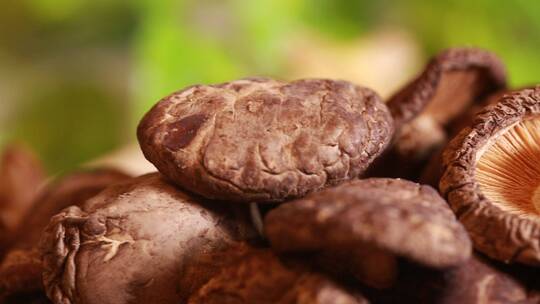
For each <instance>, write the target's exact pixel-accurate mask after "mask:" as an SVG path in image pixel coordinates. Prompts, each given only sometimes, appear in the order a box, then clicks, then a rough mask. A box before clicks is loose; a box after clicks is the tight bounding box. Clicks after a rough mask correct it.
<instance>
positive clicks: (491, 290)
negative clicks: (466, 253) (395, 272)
mask: <svg viewBox="0 0 540 304" xmlns="http://www.w3.org/2000/svg"><path fill="white" fill-rule="evenodd" d="M498 266H500V265H495V264H493V263H491V262H489V261H488V260H487V259H485V258H483V257H482V256H480V255H478V254H474V255H473V256H472V257H471V258H470V259H469V260H468V261H467V262H466V263H464V264H462V265H460V266H458V267H454V268H451V269H448V270H444V271H432V270H429V269H422V268H418V267H416V266H414V265H404V267H403V268H404V269H403V271H402V273H401V274H400V277H399V282H398V283H397V284H396V285H395V286H394V287H393V288H391V289H386V290H383V291H380V292H377V293H373V294H370V297H371V298H373V301H374V302H376V303H382V304H384V303H438V304H439V303H440V304H454V303H486V304H487V303H489V304H508V303H520V304H527V303H530V304H532V303H538V302H537V301H535V300H534V299H533V298H532V297H529V294H528V288H527V285H526V284H525V282H523V281H521V279H519V278H516V277H515V276H514V274H513V273H511V272H510V271H508V270H506V269H501V268H500V267H498Z"/></svg>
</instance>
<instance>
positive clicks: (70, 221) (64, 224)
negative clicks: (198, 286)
mask: <svg viewBox="0 0 540 304" xmlns="http://www.w3.org/2000/svg"><path fill="white" fill-rule="evenodd" d="M219 207H220V208H217V207H213V206H209V205H208V203H206V202H204V201H203V200H201V199H198V198H195V197H191V196H189V195H187V194H185V193H183V192H181V191H178V190H177V189H176V188H174V187H173V186H171V185H169V184H168V183H167V182H165V181H164V180H163V179H162V177H161V176H160V175H159V174H149V175H144V176H141V177H138V178H134V179H131V180H129V181H127V182H124V183H120V184H116V185H114V186H111V187H109V188H107V189H106V190H104V191H102V192H101V193H100V194H98V195H97V196H95V197H93V198H92V199H90V200H88V201H87V202H86V203H85V204H84V205H83V206H82V207H81V208H79V207H76V206H72V207H69V208H66V209H65V210H63V211H62V212H61V213H59V214H57V215H55V216H54V217H53V218H52V219H51V222H50V223H49V225H48V226H47V229H46V231H45V233H44V236H43V237H42V240H41V244H42V245H41V248H42V253H43V260H44V262H43V264H44V268H45V270H44V273H43V283H44V286H45V289H46V292H47V295H48V297H49V298H50V299H51V300H52V301H53V302H54V303H63V304H66V303H83V304H86V303H115V304H121V303H177V302H178V299H179V296H178V294H179V293H180V292H181V291H180V290H177V286H176V282H178V281H179V280H180V277H181V276H182V273H183V270H184V268H185V267H186V265H187V264H188V263H191V262H195V261H196V259H197V258H198V257H199V256H200V255H204V254H208V253H211V252H212V251H213V250H221V249H223V248H224V247H226V246H228V245H229V244H230V243H233V242H235V241H236V240H240V239H245V238H248V237H251V236H252V235H253V232H252V230H251V227H249V226H248V224H247V216H246V215H247V213H246V212H244V210H242V209H240V208H233V207H236V206H227V205H223V206H219Z"/></svg>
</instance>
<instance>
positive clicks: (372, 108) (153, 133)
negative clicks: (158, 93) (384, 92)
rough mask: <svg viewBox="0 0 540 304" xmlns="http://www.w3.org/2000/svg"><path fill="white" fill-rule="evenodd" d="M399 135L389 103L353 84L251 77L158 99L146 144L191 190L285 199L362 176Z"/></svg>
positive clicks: (147, 121)
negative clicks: (394, 128)
mask: <svg viewBox="0 0 540 304" xmlns="http://www.w3.org/2000/svg"><path fill="white" fill-rule="evenodd" d="M392 134H393V122H392V118H391V117H390V113H389V111H388V109H387V108H386V105H385V104H384V103H382V102H381V100H380V98H379V96H378V95H377V94H376V93H374V92H373V91H371V90H369V89H367V88H363V87H359V86H355V85H353V84H351V83H348V82H345V81H334V80H323V79H309V80H297V81H293V82H290V83H286V82H280V81H276V80H271V79H244V80H237V81H232V82H228V83H223V84H219V85H196V86H192V87H189V88H186V89H184V90H182V91H179V92H177V93H174V94H172V95H170V96H168V97H166V98H164V99H163V100H161V101H160V102H159V103H158V104H157V105H155V106H154V108H152V109H151V110H150V112H148V113H147V114H146V116H145V117H144V119H143V120H142V121H141V123H140V124H139V127H138V138H139V143H140V145H141V148H142V150H143V152H144V154H145V156H146V158H147V159H148V160H150V162H152V163H153V164H154V165H155V166H156V167H157V168H158V170H159V171H160V172H161V173H162V174H163V175H165V176H167V177H168V178H169V179H171V180H172V181H173V182H175V183H176V184H178V185H180V186H181V187H183V188H184V189H188V190H189V191H192V192H195V193H198V194H200V195H202V196H205V197H208V198H217V199H226V200H231V201H244V202H251V201H259V202H263V201H264V202H265V201H268V202H269V201H281V200H284V199H286V198H291V197H299V196H303V195H305V194H306V193H308V192H311V191H314V190H317V189H320V188H322V187H324V186H326V185H332V184H336V183H339V182H341V181H344V180H348V179H351V178H355V177H357V176H358V175H360V174H361V173H363V172H364V171H365V170H366V168H367V167H368V166H369V164H370V163H371V162H372V161H373V160H374V159H375V158H376V157H377V156H378V155H379V154H380V153H381V152H382V151H383V150H384V149H385V147H386V146H387V144H388V142H389V140H390V138H391V136H392Z"/></svg>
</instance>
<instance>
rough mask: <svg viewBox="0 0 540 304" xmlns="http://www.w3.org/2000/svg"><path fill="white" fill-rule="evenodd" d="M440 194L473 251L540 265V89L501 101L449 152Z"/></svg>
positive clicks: (508, 260)
mask: <svg viewBox="0 0 540 304" xmlns="http://www.w3.org/2000/svg"><path fill="white" fill-rule="evenodd" d="M443 161H444V167H445V173H444V175H443V177H442V179H441V183H440V190H441V193H443V194H444V195H445V196H446V197H447V198H448V201H449V203H450V205H451V207H452V209H453V210H454V211H455V212H456V215H457V217H458V218H459V220H460V221H461V222H462V223H463V224H464V225H465V228H466V229H467V230H468V232H469V235H470V236H471V238H472V240H473V242H474V246H475V248H476V249H478V250H479V251H481V252H483V253H485V254H487V255H488V256H490V257H492V258H494V259H497V260H500V261H503V262H506V263H512V262H519V263H525V264H530V265H537V266H538V265H540V211H539V205H540V203H539V202H540V196H539V194H538V193H540V191H539V190H538V189H540V188H539V187H540V167H539V166H538V164H539V163H540V88H535V89H526V90H522V91H519V92H516V93H512V94H509V95H505V96H504V97H502V98H501V100H500V102H499V103H497V104H495V105H494V106H491V107H488V108H487V109H485V110H484V111H482V112H480V113H479V114H478V115H477V116H476V118H475V119H474V122H473V124H472V125H471V126H470V127H468V128H466V129H464V130H463V131H462V132H461V133H460V134H459V135H458V136H457V137H456V138H455V139H454V140H452V142H451V143H450V145H449V146H448V147H447V148H446V149H445V151H444V154H443Z"/></svg>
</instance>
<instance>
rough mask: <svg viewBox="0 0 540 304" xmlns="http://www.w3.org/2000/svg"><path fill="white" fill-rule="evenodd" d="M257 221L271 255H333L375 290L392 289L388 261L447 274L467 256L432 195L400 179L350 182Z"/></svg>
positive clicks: (454, 224) (452, 221)
mask: <svg viewBox="0 0 540 304" xmlns="http://www.w3.org/2000/svg"><path fill="white" fill-rule="evenodd" d="M264 223H265V233H266V235H267V236H268V238H269V240H270V244H271V246H272V248H274V249H275V250H277V251H279V252H290V251H304V252H323V253H324V255H326V256H330V257H331V256H333V255H336V256H337V257H339V258H338V261H339V263H340V264H341V265H345V266H344V267H345V268H347V267H348V266H347V265H349V266H352V268H354V270H353V271H354V272H358V273H353V274H354V275H355V276H356V277H358V278H359V279H360V280H362V281H364V282H365V283H366V284H370V285H375V287H378V286H376V285H381V287H387V286H385V285H388V283H392V282H391V280H392V276H394V275H395V273H393V272H395V270H393V269H392V267H394V266H393V265H394V264H395V263H393V262H392V261H393V260H394V259H395V257H403V258H405V259H408V260H412V261H414V262H416V263H419V264H422V265H425V266H428V267H433V268H446V267H451V266H456V265H459V264H461V263H463V262H465V261H466V260H467V259H468V258H469V256H470V254H471V243H470V240H469V238H468V236H467V234H466V232H465V229H464V228H463V227H462V226H461V224H460V223H459V222H458V221H457V220H456V218H455V216H454V214H453V213H452V211H451V210H450V208H449V207H448V206H447V203H446V202H445V201H444V200H443V199H442V198H441V197H440V196H439V195H438V193H437V192H436V191H435V190H434V189H433V188H431V187H429V186H423V185H419V184H416V183H413V182H409V181H406V180H401V179H388V178H371V179H364V180H355V181H352V182H348V183H345V184H342V185H340V186H337V187H333V188H329V189H325V190H322V191H320V192H317V193H312V194H310V195H308V196H306V197H305V198H302V199H298V200H295V201H291V202H288V203H284V204H282V205H281V206H279V207H277V208H276V209H274V210H272V211H270V212H269V213H268V214H267V215H266V217H265V222H264ZM374 265H376V266H374ZM374 267H375V269H374ZM382 272H387V273H388V277H386V278H385V277H380V276H381V275H382V274H381V273H382ZM377 276H379V277H378V278H377ZM377 280H379V281H380V282H377Z"/></svg>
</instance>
